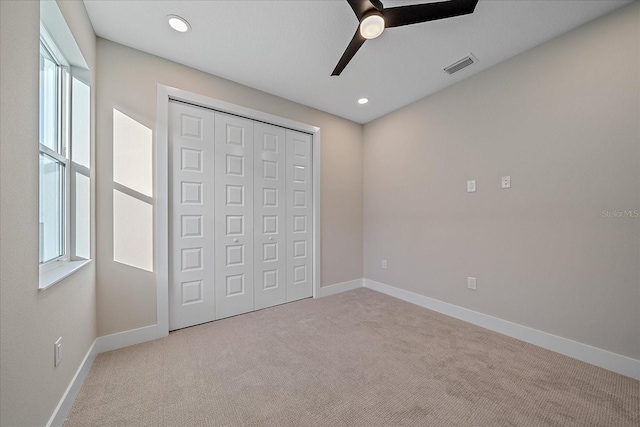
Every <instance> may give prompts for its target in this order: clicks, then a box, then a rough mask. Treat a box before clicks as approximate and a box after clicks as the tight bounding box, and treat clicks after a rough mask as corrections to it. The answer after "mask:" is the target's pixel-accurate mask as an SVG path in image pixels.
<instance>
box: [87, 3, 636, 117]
mask: <svg viewBox="0 0 640 427" xmlns="http://www.w3.org/2000/svg"><path fill="white" fill-rule="evenodd" d="M413 3H426V1H399V0H383V4H384V6H385V7H394V6H400V5H404V4H413ZM627 3H630V1H629V0H624V1H617V0H602V1H599V0H533V1H527V0H512V1H505V0H498V1H492V0H480V2H479V3H478V6H477V7H476V10H475V13H473V14H472V15H466V16H462V17H457V18H450V19H446V20H442V21H434V22H428V23H422V24H416V25H412V26H407V27H399V28H391V29H387V30H386V31H385V32H384V33H383V34H382V35H381V36H380V37H379V38H377V39H375V40H369V41H367V42H366V43H365V44H364V46H363V47H362V48H361V49H360V51H359V52H358V53H357V54H356V56H355V57H354V58H353V60H352V61H351V63H349V65H348V66H347V68H346V69H345V70H344V71H343V73H342V75H340V76H338V77H331V71H332V70H333V68H334V67H335V65H336V63H337V62H338V60H339V59H340V56H341V55H342V52H343V51H344V49H345V48H346V46H347V44H348V43H349V41H350V40H351V37H352V36H353V34H354V32H355V31H356V28H357V26H358V22H357V19H356V17H355V15H354V14H353V12H352V10H351V8H350V7H349V5H348V3H347V2H346V1H344V0H327V1H314V0H307V1H303V0H300V1H295V0H288V1H286V0H278V1H276V0H262V1H259V0H254V1H245V0H235V1H214V0H210V1H189V0H182V1H156V0H154V1H143V0H136V1H127V0H117V1H106V0H85V5H86V8H87V11H88V13H89V17H90V18H91V22H92V23H93V26H94V28H95V31H96V33H97V35H98V36H100V37H103V38H106V39H109V40H112V41H115V42H117V43H121V44H123V45H126V46H130V47H133V48H136V49H139V50H142V51H145V52H149V53H151V54H154V55H158V56H161V57H163V58H167V59H170V60H173V61H176V62H179V63H182V64H185V65H188V66H191V67H194V68H197V69H200V70H203V71H206V72H208V73H211V74H215V75H217V76H220V77H224V78H227V79H229V80H233V81H236V82H238V83H242V84H244V85H247V86H250V87H253V88H256V89H260V90H263V91H265V92H269V93H272V94H275V95H278V96H281V97H283V98H287V99H290V100H292V101H296V102H299V103H301V104H305V105H308V106H311V107H314V108H317V109H320V110H323V111H327V112H329V113H332V114H335V115H338V116H341V117H345V118H347V119H350V120H353V121H356V122H359V123H366V122H369V121H371V120H373V119H376V118H378V117H380V116H383V115H385V114H387V113H389V112H391V111H394V110H396V109H398V108H400V107H403V106H405V105H407V104H409V103H411V102H413V101H416V100H418V99H420V98H422V97H424V96H426V95H429V94H431V93H434V92H436V91H438V90H441V89H443V88H445V87H447V86H449V85H451V84H453V83H456V82H457V81H460V80H462V79H464V78H466V77H469V76H470V75H472V74H475V73H477V72H479V71H482V70H484V69H486V68H489V67H491V66H493V65H495V64H497V63H499V62H501V61H504V60H505V59H508V58H510V57H512V56H514V55H516V54H518V53H520V52H523V51H525V50H527V49H530V48H532V47H534V46H536V45H538V44H540V43H543V42H545V41H547V40H549V39H551V38H553V37H556V36H558V35H560V34H562V33H565V32H567V31H569V30H571V29H573V28H575V27H577V26H579V25H581V24H584V23H586V22H588V21H590V20H592V19H595V18H597V17H599V16H602V15H604V14H606V13H608V12H611V11H612V10H614V9H616V8H618V7H620V6H623V5H625V4H627ZM168 14H176V15H180V16H182V17H184V18H185V19H187V20H188V21H189V23H190V24H191V27H192V31H190V32H188V33H185V34H179V33H176V32H175V31H173V30H171V29H170V27H169V26H168V25H167V21H166V15H168ZM468 53H473V54H474V55H475V56H476V57H477V58H478V60H479V62H478V63H477V64H474V65H472V66H471V67H469V68H466V69H464V70H462V71H460V72H458V73H456V74H455V75H452V76H450V75H448V74H446V73H444V71H442V69H443V68H444V67H445V66H447V65H449V64H450V63H452V62H454V61H456V60H458V59H460V58H461V57H463V56H465V55H467V54H468ZM360 97H368V98H370V100H371V102H369V104H366V105H363V106H362V105H358V104H357V102H356V100H357V99H358V98H360Z"/></svg>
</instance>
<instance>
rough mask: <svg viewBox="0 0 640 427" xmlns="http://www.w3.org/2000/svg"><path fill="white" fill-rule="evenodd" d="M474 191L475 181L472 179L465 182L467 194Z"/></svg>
mask: <svg viewBox="0 0 640 427" xmlns="http://www.w3.org/2000/svg"><path fill="white" fill-rule="evenodd" d="M475 191H476V180H475V179H472V180H471V181H467V193H474V192H475Z"/></svg>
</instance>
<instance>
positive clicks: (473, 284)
mask: <svg viewBox="0 0 640 427" xmlns="http://www.w3.org/2000/svg"><path fill="white" fill-rule="evenodd" d="M467 288H469V289H472V290H474V291H475V290H476V278H475V277H467Z"/></svg>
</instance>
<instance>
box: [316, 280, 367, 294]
mask: <svg viewBox="0 0 640 427" xmlns="http://www.w3.org/2000/svg"><path fill="white" fill-rule="evenodd" d="M363 280H364V279H355V280H349V281H348V282H342V283H336V284H335V285H330V286H325V287H323V288H320V292H318V294H319V295H318V297H320V298H322V297H326V296H329V295H333V294H339V293H340V292H347V291H351V290H353V289H357V288H361V287H362V286H364V285H363Z"/></svg>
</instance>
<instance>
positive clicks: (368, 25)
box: [360, 12, 384, 40]
mask: <svg viewBox="0 0 640 427" xmlns="http://www.w3.org/2000/svg"><path fill="white" fill-rule="evenodd" d="M383 31H384V18H383V17H382V15H381V14H380V13H375V12H374V13H372V14H370V15H367V16H365V17H364V19H363V20H362V21H361V22H360V35H362V37H364V38H365V39H367V40H370V39H375V38H376V37H378V36H380V34H382V32H383Z"/></svg>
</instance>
